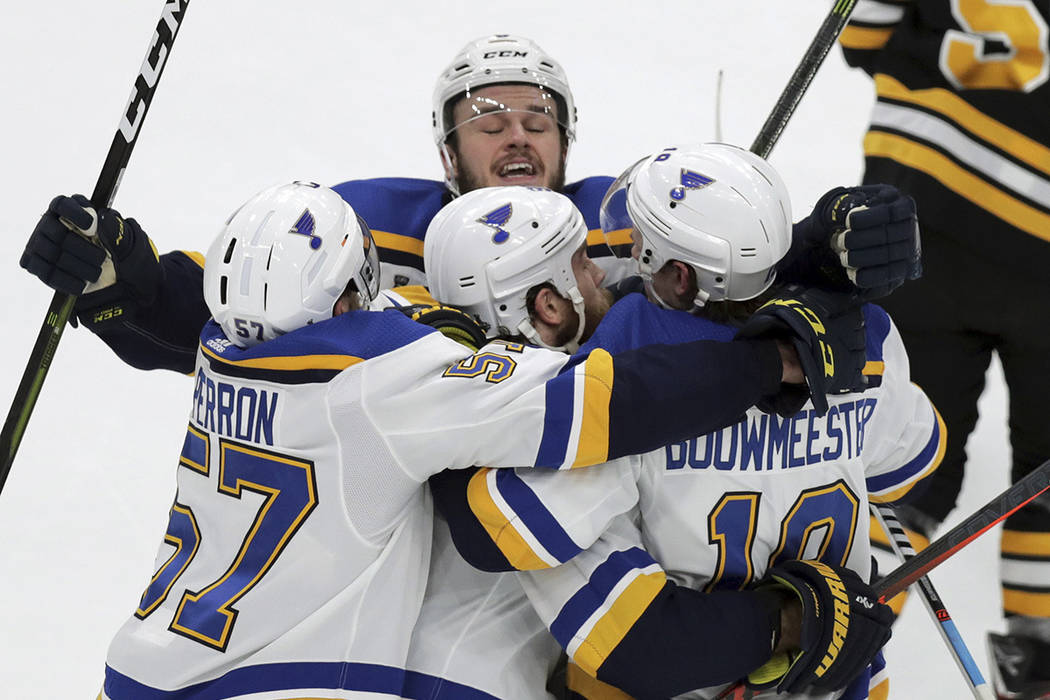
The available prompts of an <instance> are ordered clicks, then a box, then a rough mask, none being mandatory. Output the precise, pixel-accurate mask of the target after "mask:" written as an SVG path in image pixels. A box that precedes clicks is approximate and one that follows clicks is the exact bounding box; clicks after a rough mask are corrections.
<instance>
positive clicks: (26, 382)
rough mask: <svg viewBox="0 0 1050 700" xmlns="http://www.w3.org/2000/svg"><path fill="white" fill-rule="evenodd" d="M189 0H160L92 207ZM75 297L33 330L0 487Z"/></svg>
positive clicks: (5, 440)
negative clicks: (148, 42)
mask: <svg viewBox="0 0 1050 700" xmlns="http://www.w3.org/2000/svg"><path fill="white" fill-rule="evenodd" d="M189 2H190V0H165V2H164V9H163V10H162V11H161V15H160V20H159V21H158V22H157V27H156V29H155V30H154V32H153V38H152V40H151V41H150V47H149V50H148V51H147V52H146V58H145V60H144V61H143V62H142V67H141V68H140V69H139V74H138V75H137V76H136V77H135V84H134V86H133V87H132V89H131V97H130V98H128V104H127V106H126V107H125V108H124V113H123V114H122V115H121V118H120V124H119V125H118V127H117V132H116V133H115V134H114V135H113V141H112V143H111V144H110V146H109V152H108V153H107V154H106V161H105V163H103V165H102V172H101V173H100V174H99V176H98V181H97V182H96V183H95V189H94V190H93V191H92V193H91V204H92V205H93V206H94V207H95V208H96V209H97V208H100V207H108V206H109V205H110V203H111V202H112V201H113V197H114V195H116V193H117V187H119V186H120V179H121V178H122V177H123V175H124V169H125V168H126V167H127V164H128V160H129V159H130V158H131V152H132V150H133V149H134V147H135V141H136V139H137V138H138V134H139V130H140V129H141V127H142V122H143V120H144V119H145V117H146V112H147V111H148V110H149V106H150V103H151V102H153V95H154V93H156V91H157V84H158V83H159V82H160V77H161V75H162V74H163V73H164V67H165V66H166V65H167V59H168V56H169V55H170V54H171V47H172V45H173V44H174V43H175V37H176V35H177V34H178V32H179V28H180V27H181V26H182V20H183V19H184V17H185V14H186V8H187V6H188V5H189ZM75 302H76V297H75V296H73V295H71V294H64V293H62V292H55V295H54V296H53V297H52V299H51V306H49V307H48V310H47V315H46V316H45V317H44V323H43V324H42V325H41V327H40V333H38V334H37V338H36V343H35V344H34V345H33V350H32V352H31V353H30V355H29V361H28V362H27V363H26V368H25V371H24V372H23V373H22V380H21V381H20V382H19V384H18V390H17V391H16V392H15V397H14V400H13V401H12V402H11V408H10V409H9V410H8V412H7V419H6V420H5V421H4V427H3V430H2V431H0V460H2V461H0V492H2V491H3V489H4V484H5V483H7V475H8V474H9V473H10V471H11V465H12V464H13V463H14V460H15V454H17V452H18V446H19V445H20V444H21V442H22V436H23V435H24V434H25V429H26V425H27V424H28V423H29V417H30V416H31V415H32V413H33V408H34V407H35V406H36V400H37V397H38V396H39V395H40V389H41V387H42V386H43V384H44V379H45V378H46V377H47V372H48V370H49V369H50V368H51V362H52V360H53V359H54V357H55V351H56V350H57V349H58V342H59V341H60V340H61V339H62V332H63V331H64V330H65V328H66V323H67V322H68V321H69V317H70V315H71V314H72V313H73V305H74V303H75Z"/></svg>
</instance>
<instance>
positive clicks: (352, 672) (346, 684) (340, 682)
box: [104, 662, 498, 700]
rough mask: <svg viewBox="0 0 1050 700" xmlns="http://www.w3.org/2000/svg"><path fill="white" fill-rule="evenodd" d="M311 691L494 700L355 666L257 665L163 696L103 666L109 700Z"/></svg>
mask: <svg viewBox="0 0 1050 700" xmlns="http://www.w3.org/2000/svg"><path fill="white" fill-rule="evenodd" d="M311 690H326V691H330V690H350V691H358V692H362V693H377V694H380V695H386V696H390V697H397V698H408V699H410V700H424V699H426V700H438V699H440V698H457V699H458V698H462V699H463V700H498V698H496V696H494V695H490V694H489V693H486V692H484V691H481V690H478V689H477V688H472V687H470V686H468V685H464V684H462V683H455V682H453V681H450V680H446V679H444V678H440V677H438V676H431V675H429V674H426V673H419V672H416V671H406V670H405V669H401V668H397V667H394V666H384V665H381V664H366V663H355V662H302V663H274V664H259V665H255V666H245V667H242V668H236V669H234V670H232V671H229V672H228V673H226V674H224V675H222V676H220V677H219V678H216V679H215V680H212V681H206V682H204V683H197V684H195V685H191V686H188V687H185V688H181V689H179V690H161V689H159V688H153V687H151V686H148V685H145V684H143V683H139V682H138V681H136V680H134V679H132V678H130V677H128V676H125V675H123V674H121V673H118V672H117V671H115V670H113V669H112V668H110V667H109V666H106V681H105V686H104V691H105V694H106V697H108V698H109V699H110V700H190V698H192V699H193V700H222V699H223V698H231V697H238V698H244V700H249V699H250V698H251V697H253V696H254V695H256V694H259V695H262V694H264V693H265V694H266V695H265V697H267V698H269V697H273V695H271V694H272V693H282V697H287V698H290V699H293V698H300V699H302V700H305V699H306V698H308V697H310V696H309V691H311ZM296 691H300V692H298V693H297V692H296Z"/></svg>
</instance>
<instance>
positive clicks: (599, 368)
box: [572, 348, 613, 467]
mask: <svg viewBox="0 0 1050 700" xmlns="http://www.w3.org/2000/svg"><path fill="white" fill-rule="evenodd" d="M582 373H583V381H584V385H583V410H582V417H581V420H580V440H579V444H578V445H577V447H576V460H575V461H574V462H573V464H572V466H573V467H583V466H587V465H591V464H601V463H602V462H607V461H608V459H609V457H608V456H609V402H610V400H611V399H612V388H613V359H612V355H610V354H609V353H608V352H606V351H605V350H602V349H600V348H599V349H596V350H594V351H592V352H591V354H590V355H589V356H588V358H587V361H586V362H585V363H584V365H583V370H582Z"/></svg>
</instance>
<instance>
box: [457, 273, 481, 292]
mask: <svg viewBox="0 0 1050 700" xmlns="http://www.w3.org/2000/svg"><path fill="white" fill-rule="evenodd" d="M475 284H477V281H476V280H475V279H474V275H470V276H469V277H460V278H459V286H460V287H462V288H463V289H466V288H467V287H473V286H474V285H475Z"/></svg>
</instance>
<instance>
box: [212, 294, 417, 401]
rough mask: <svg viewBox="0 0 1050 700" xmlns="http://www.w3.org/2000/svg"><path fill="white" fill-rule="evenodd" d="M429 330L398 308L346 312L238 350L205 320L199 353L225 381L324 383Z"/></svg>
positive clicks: (219, 328) (213, 323) (217, 327)
mask: <svg viewBox="0 0 1050 700" xmlns="http://www.w3.org/2000/svg"><path fill="white" fill-rule="evenodd" d="M434 332H436V331H435V330H434V329H433V328H430V327H429V326H424V325H422V324H419V323H416V322H415V321H413V320H412V319H410V318H408V317H407V316H405V314H403V313H401V312H400V311H398V310H397V309H390V310H387V311H351V312H349V313H345V314H341V315H340V316H337V317H335V318H331V319H328V320H326V321H322V322H320V323H315V324H313V325H310V326H305V327H303V328H299V329H298V330H295V331H292V332H291V333H288V334H286V335H282V336H280V337H278V338H274V339H273V340H268V341H266V342H265V343H260V344H259V345H255V346H253V347H250V348H239V347H237V346H236V345H233V344H232V343H230V341H229V340H228V339H227V338H226V335H225V334H224V333H223V331H222V328H221V327H220V326H219V325H218V324H217V323H215V321H209V322H208V324H207V325H205V327H204V330H203V331H202V332H201V338H200V350H201V353H202V354H203V356H204V358H205V360H206V361H207V362H208V363H209V365H210V366H211V369H212V371H214V372H216V373H218V374H223V375H226V376H229V377H238V378H241V379H255V380H259V381H272V382H277V383H280V384H308V383H318V382H319V383H323V382H328V381H331V380H332V379H333V378H334V377H335V376H336V375H338V374H339V373H340V372H342V371H344V370H346V369H347V368H349V367H352V366H353V365H356V364H358V363H361V362H364V361H365V360H368V359H370V358H373V357H377V356H379V355H382V354H385V353H387V352H391V351H392V350H396V349H398V348H400V347H403V346H405V345H408V344H409V343H412V342H415V341H416V340H419V339H420V338H422V337H424V336H426V335H428V334H430V333H434Z"/></svg>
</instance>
